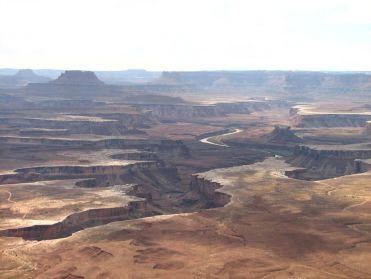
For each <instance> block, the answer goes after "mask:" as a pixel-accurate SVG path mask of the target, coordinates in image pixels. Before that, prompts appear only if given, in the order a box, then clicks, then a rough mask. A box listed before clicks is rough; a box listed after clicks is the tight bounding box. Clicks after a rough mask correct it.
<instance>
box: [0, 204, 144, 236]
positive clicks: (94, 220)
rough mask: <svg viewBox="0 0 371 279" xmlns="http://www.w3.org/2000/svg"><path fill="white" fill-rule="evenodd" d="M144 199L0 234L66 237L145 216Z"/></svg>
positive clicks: (0, 232) (4, 231)
mask: <svg viewBox="0 0 371 279" xmlns="http://www.w3.org/2000/svg"><path fill="white" fill-rule="evenodd" d="M146 213H147V202H146V201H145V200H138V201H131V202H129V204H128V205H127V206H125V207H115V208H100V209H91V210H87V211H83V212H78V213H74V214H72V215H70V216H68V217H67V218H65V219H64V220H63V221H61V222H58V223H55V224H52V225H36V226H31V227H25V228H17V229H8V230H3V231H0V236H8V237H22V238H23V239H26V240H46V239H56V238H61V237H67V236H70V235H72V233H74V232H77V231H79V230H82V229H85V228H89V227H95V226H99V225H104V224H107V223H110V222H114V221H123V220H129V219H136V218H140V217H143V216H146Z"/></svg>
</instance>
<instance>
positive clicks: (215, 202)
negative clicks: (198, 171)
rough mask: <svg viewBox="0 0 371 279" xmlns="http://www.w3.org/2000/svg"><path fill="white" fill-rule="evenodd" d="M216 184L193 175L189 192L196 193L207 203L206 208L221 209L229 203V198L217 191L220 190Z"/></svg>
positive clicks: (219, 185)
mask: <svg viewBox="0 0 371 279" xmlns="http://www.w3.org/2000/svg"><path fill="white" fill-rule="evenodd" d="M222 187H223V185H221V184H220V183H218V182H213V181H210V180H207V179H205V178H203V177H200V176H198V175H193V176H192V179H191V190H194V191H196V192H197V193H199V194H200V195H201V196H203V197H204V198H205V199H206V200H207V201H208V207H223V206H225V205H227V204H228V203H229V202H230V201H231V196H230V195H229V194H227V193H224V192H220V191H217V189H220V188H222Z"/></svg>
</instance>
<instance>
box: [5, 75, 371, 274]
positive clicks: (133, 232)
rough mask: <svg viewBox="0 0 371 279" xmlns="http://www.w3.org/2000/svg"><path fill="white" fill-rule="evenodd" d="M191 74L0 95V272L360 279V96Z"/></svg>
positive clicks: (365, 177)
mask: <svg viewBox="0 0 371 279" xmlns="http://www.w3.org/2000/svg"><path fill="white" fill-rule="evenodd" d="M240 74H241V73H240ZM240 74H239V75H240ZM281 74H282V73H281ZM179 75H180V76H181V75H182V74H181V73H180V74H179ZM194 75H195V74H194V73H193V74H192V75H191V74H190V73H188V74H185V77H187V78H184V79H183V81H187V83H186V84H183V83H178V84H177V83H174V82H173V81H172V83H171V84H170V85H169V84H168V82H169V79H170V78H171V79H175V77H176V79H178V76H176V75H174V74H171V73H164V74H163V75H162V76H161V77H160V78H159V79H158V80H155V81H152V82H150V83H148V84H145V85H143V84H141V85H137V86H135V85H130V86H118V85H107V84H105V83H104V82H102V81H100V80H99V79H98V78H97V77H96V76H95V75H94V73H91V72H88V73H86V72H77V71H72V72H67V73H64V74H62V75H61V76H60V77H59V78H58V79H57V80H54V81H50V82H48V83H39V84H37V83H34V84H30V85H27V86H24V87H20V88H18V89H13V88H12V89H9V90H6V91H5V92H4V93H1V95H0V96H1V98H2V99H3V100H4V102H2V103H0V107H1V110H0V200H1V202H0V217H1V219H0V278H371V269H370V267H369V264H368V263H369V261H370V259H371V255H370V252H369V250H370V247H369V246H370V245H371V238H370V236H371V235H370V233H371V231H370V230H371V219H370V218H371V215H370V208H369V207H370V203H371V188H370V187H371V173H370V171H371V161H370V160H371V134H370V132H369V130H370V121H371V111H370V105H369V100H370V98H369V95H367V92H368V91H367V90H366V89H364V91H362V92H361V93H362V94H363V95H362V96H361V98H354V99H352V100H351V101H350V100H349V98H345V97H344V98H338V99H337V100H336V102H331V101H327V100H323V99H319V98H318V94H319V92H317V91H315V94H313V96H310V97H312V98H309V99H308V96H306V98H303V99H300V100H298V94H297V92H296V93H295V94H294V93H292V92H291V90H294V89H295V88H301V87H303V88H306V87H305V86H303V85H302V84H300V83H298V84H296V83H295V78H296V77H295V76H290V75H289V76H290V78H291V79H290V82H291V83H290V84H296V85H295V86H296V87H295V86H293V87H292V88H291V89H290V90H288V91H287V92H285V94H283V93H282V92H278V93H277V92H273V93H270V94H268V93H267V94H268V95H267V97H263V96H261V95H259V96H256V95H254V94H253V93H251V92H250V91H248V90H247V89H248V88H250V87H249V86H251V83H248V84H247V85H246V84H245V81H244V82H242V81H241V80H244V78H246V77H244V75H242V74H241V76H239V75H237V76H236V78H237V81H238V86H236V87H233V86H231V85H230V84H229V85H228V86H231V87H228V88H227V89H226V87H223V86H220V85H217V84H213V85H210V84H209V83H206V84H204V83H202V82H200V80H199V79H198V78H196V82H194V81H193V78H194ZM198 75H202V73H198ZM208 75H209V76H208V77H203V78H204V79H206V80H207V78H214V76H213V75H210V74H208ZM228 75H229V74H228ZM228 75H227V77H228ZM227 77H226V78H227ZM316 77H317V76H316ZM335 77H336V78H338V77H337V76H335V75H334V77H331V76H326V77H325V80H324V81H323V84H324V85H321V86H322V87H318V88H322V89H321V90H324V91H323V92H326V93H323V94H325V96H327V97H326V98H329V97H328V96H329V95H326V94H330V95H331V94H333V91H334V90H336V88H337V87H331V90H330V89H328V88H327V87H326V86H328V85H326V84H327V83H328V82H330V81H331V78H334V79H335V80H336V78H335ZM287 78H288V77H287ZM309 78H312V77H311V76H309ZM197 80H198V81H197ZM191 81H192V82H191ZM232 81H234V79H233V78H232V79H231V82H232ZM197 82H199V83H197ZM326 82H327V83H326ZM331 82H334V81H331ZM331 84H332V83H331ZM362 84H363V83H362ZM325 85H326V86H325ZM243 86H246V88H247V89H246V88H245V87H243ZM259 86H262V85H259ZM259 86H255V85H254V87H253V88H254V90H253V91H254V92H255V90H256V88H260V87H259ZM362 86H363V85H362ZM241 88H245V90H247V92H248V93H246V92H241ZM277 88H279V87H277ZM316 88H317V87H313V86H311V87H310V90H317V89H316ZM323 88H325V89H326V90H328V91H329V93H328V92H327V91H326V90H325V89H323ZM346 88H348V89H349V88H351V86H350V85H347V87H346ZM362 88H363V87H362ZM230 90H232V91H230ZM233 90H235V91H233ZM280 90H281V89H280ZM318 90H319V89H318ZM349 90H350V89H349ZM350 91H352V90H350ZM197 92H198V93H197ZM226 92H236V93H235V94H232V93H231V94H230V95H225V96H224V97H223V94H226ZM264 92H265V91H264ZM364 92H366V93H364ZM201 93H202V94H201ZM222 93H223V94H222ZM260 94H263V93H261V92H260ZM272 94H273V95H272ZM290 94H292V95H293V97H292V98H290V97H287V96H290Z"/></svg>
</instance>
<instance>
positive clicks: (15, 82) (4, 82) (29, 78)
mask: <svg viewBox="0 0 371 279" xmlns="http://www.w3.org/2000/svg"><path fill="white" fill-rule="evenodd" d="M49 81H50V79H49V78H47V77H44V76H39V75H37V74H35V73H34V72H33V71H32V70H30V69H24V70H19V71H18V72H16V73H15V74H14V75H3V76H0V87H1V88H18V87H22V86H26V85H27V84H29V83H46V82H49Z"/></svg>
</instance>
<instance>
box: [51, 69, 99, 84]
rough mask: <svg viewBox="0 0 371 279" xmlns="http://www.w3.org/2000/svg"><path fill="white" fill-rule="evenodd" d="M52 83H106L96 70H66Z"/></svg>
mask: <svg viewBox="0 0 371 279" xmlns="http://www.w3.org/2000/svg"><path fill="white" fill-rule="evenodd" d="M50 83H52V84H61V85H94V86H97V85H104V82H103V81H101V80H99V79H98V78H97V76H96V75H95V73H94V72H91V71H65V72H64V73H62V74H61V75H60V76H59V77H58V78H57V79H56V80H53V81H51V82H50Z"/></svg>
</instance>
